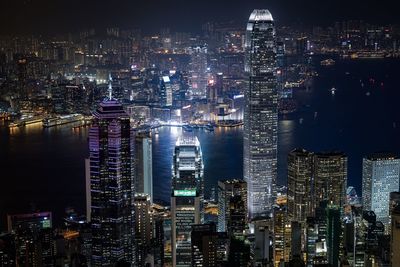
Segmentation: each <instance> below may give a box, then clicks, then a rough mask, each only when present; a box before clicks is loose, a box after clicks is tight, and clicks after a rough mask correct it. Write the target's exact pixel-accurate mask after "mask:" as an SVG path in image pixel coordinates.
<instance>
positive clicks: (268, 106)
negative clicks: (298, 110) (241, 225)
mask: <svg viewBox="0 0 400 267" xmlns="http://www.w3.org/2000/svg"><path fill="white" fill-rule="evenodd" d="M245 55H246V60H245V72H246V74H247V76H248V86H247V89H246V90H245V112H244V140H243V158H244V162H243V163H244V165H243V171H244V174H243V176H244V179H245V181H246V182H247V188H248V190H247V191H248V207H249V214H250V218H253V217H256V216H257V215H262V214H265V213H269V212H270V211H271V209H272V205H273V204H274V195H275V184H276V177H277V139H278V137H277V136H278V135H277V133H278V94H277V79H276V40H275V26H274V21H273V18H272V15H271V13H270V12H269V11H268V10H254V11H253V13H251V15H250V18H249V21H248V24H247V29H246V40H245Z"/></svg>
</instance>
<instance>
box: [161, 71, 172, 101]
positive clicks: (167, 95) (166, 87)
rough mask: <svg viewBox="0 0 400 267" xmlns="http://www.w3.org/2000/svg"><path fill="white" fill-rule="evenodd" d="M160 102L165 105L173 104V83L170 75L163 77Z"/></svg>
mask: <svg viewBox="0 0 400 267" xmlns="http://www.w3.org/2000/svg"><path fill="white" fill-rule="evenodd" d="M160 104H161V106H163V107H170V106H172V84H171V80H170V79H169V77H168V76H163V77H162V79H161V83H160Z"/></svg>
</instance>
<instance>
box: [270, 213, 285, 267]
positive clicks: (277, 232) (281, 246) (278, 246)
mask: <svg viewBox="0 0 400 267" xmlns="http://www.w3.org/2000/svg"><path fill="white" fill-rule="evenodd" d="M286 213H287V212H286V209H285V208H284V207H276V208H275V209H274V217H273V218H274V226H273V227H274V229H273V233H274V243H273V244H274V249H273V253H274V266H275V267H279V265H280V263H281V262H285V246H286V243H285V228H286Z"/></svg>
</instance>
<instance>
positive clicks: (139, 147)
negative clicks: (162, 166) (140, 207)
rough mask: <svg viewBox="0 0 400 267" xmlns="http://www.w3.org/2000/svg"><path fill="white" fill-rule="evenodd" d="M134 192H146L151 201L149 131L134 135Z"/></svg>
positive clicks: (151, 161)
mask: <svg viewBox="0 0 400 267" xmlns="http://www.w3.org/2000/svg"><path fill="white" fill-rule="evenodd" d="M135 193H143V194H147V195H148V196H149V197H150V201H151V203H153V156H152V140H151V136H150V133H149V132H138V133H136V136H135Z"/></svg>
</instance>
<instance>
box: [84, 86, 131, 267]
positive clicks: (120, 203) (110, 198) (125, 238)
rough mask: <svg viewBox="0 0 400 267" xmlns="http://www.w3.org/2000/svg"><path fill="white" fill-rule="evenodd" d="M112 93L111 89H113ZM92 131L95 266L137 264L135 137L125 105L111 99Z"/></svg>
mask: <svg viewBox="0 0 400 267" xmlns="http://www.w3.org/2000/svg"><path fill="white" fill-rule="evenodd" d="M110 94H111V92H110ZM93 116H94V119H93V123H92V127H91V128H90V131H89V160H90V189H91V190H90V196H91V197H90V199H91V225H92V235H93V236H92V259H91V262H92V264H91V265H92V266H110V265H112V264H115V263H117V262H127V263H129V264H134V255H135V252H134V249H135V247H134V240H135V238H134V230H135V229H134V226H135V223H134V207H133V200H134V142H135V139H134V136H133V132H132V131H131V127H130V123H129V116H128V115H127V114H126V113H125V111H124V110H123V108H122V105H121V104H120V103H119V102H118V101H116V100H114V99H111V97H110V99H107V100H104V101H103V102H102V103H100V107H99V108H98V109H97V110H96V111H95V112H94V113H93Z"/></svg>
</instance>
